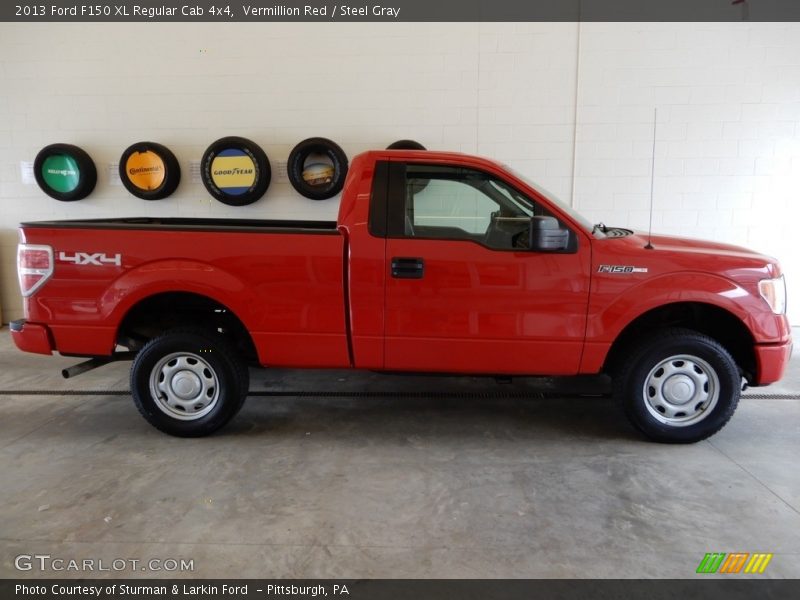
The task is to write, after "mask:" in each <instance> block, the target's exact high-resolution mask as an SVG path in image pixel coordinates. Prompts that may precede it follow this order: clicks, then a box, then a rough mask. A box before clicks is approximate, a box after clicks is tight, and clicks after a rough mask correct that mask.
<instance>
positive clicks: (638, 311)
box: [581, 272, 787, 373]
mask: <svg viewBox="0 0 800 600" xmlns="http://www.w3.org/2000/svg"><path fill="white" fill-rule="evenodd" d="M621 281H622V280H616V279H612V278H611V276H609V277H604V278H603V279H602V280H599V281H595V282H593V285H592V295H591V298H590V301H589V318H588V323H587V330H586V345H585V349H584V355H583V359H582V361H581V372H584V373H595V372H598V371H599V370H600V369H601V368H602V365H603V363H604V361H605V358H606V355H607V354H608V351H609V349H610V347H611V345H612V344H613V342H614V341H615V340H616V339H617V338H618V337H619V335H620V333H622V331H623V330H624V329H625V328H626V327H627V326H628V325H629V324H630V323H631V322H633V321H634V320H635V319H637V318H638V317H641V316H642V315H644V314H645V313H647V312H649V311H651V310H654V309H657V308H661V307H664V306H667V305H670V304H677V303H684V302H694V303H702V304H708V305H712V306H715V307H718V308H721V309H723V310H725V311H727V312H729V313H730V314H732V315H733V316H735V317H736V318H737V319H739V320H740V321H741V322H742V323H743V324H744V325H745V327H746V328H747V329H748V331H749V332H750V334H751V335H752V336H753V339H754V340H755V341H756V342H758V343H772V342H780V341H782V340H783V339H785V337H786V335H787V332H786V331H784V328H782V327H781V323H782V321H781V320H780V319H777V318H776V317H775V315H774V314H773V313H772V311H771V310H770V309H769V307H768V306H767V305H766V303H765V302H764V301H763V300H762V299H761V298H760V297H757V296H754V294H753V292H751V291H750V290H748V289H746V288H745V287H743V286H741V285H739V284H738V283H736V282H735V281H732V280H730V279H728V278H726V277H722V276H720V275H714V274H709V273H700V272H681V273H669V274H665V275H661V276H657V277H653V278H650V279H646V280H644V281H641V282H639V283H636V284H634V285H628V286H626V287H624V289H621V288H620V287H619V286H620V283H621Z"/></svg>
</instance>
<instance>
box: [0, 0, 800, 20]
mask: <svg viewBox="0 0 800 600" xmlns="http://www.w3.org/2000/svg"><path fill="white" fill-rule="evenodd" d="M0 21H7V22H14V21H18V22H23V21H24V22H60V21H64V22H68V21H76V22H95V21H96V22H104V21H105V22H159V21H161V22H164V21H167V22H170V21H174V22H195V21H196V22H209V21H219V22H238V21H242V22H247V21H250V22H252V21H258V22H287V21H295V22H303V21H308V22H327V21H330V22H336V21H346V22H378V21H384V22H392V21H397V22H403V21H405V22H423V21H430V22H498V21H506V22H508V21H520V22H529V21H595V22H600V21H683V22H693V21H706V22H710V21H728V22H735V21H800V1H798V0H435V1H432V0H372V1H367V0H351V1H349V2H337V1H334V0H331V1H319V0H306V1H301V2H296V1H283V2H281V1H280V0H213V1H210V0H197V1H194V2H190V1H186V0H160V1H151V0H140V1H135V2H131V1H129V0H110V1H109V0H86V1H80V0H43V1H42V0H39V1H17V2H14V1H13V0H12V2H8V3H7V2H5V1H4V2H2V4H0Z"/></svg>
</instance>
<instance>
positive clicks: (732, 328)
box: [603, 302, 757, 381]
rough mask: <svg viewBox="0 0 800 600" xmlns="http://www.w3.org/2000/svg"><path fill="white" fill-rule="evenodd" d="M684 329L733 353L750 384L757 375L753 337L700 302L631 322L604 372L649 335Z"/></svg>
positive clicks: (722, 313) (666, 308)
mask: <svg viewBox="0 0 800 600" xmlns="http://www.w3.org/2000/svg"><path fill="white" fill-rule="evenodd" d="M666 327H684V328H686V329H692V330H694V331H697V332H698V333H702V334H704V335H707V336H709V337H711V338H713V339H715V340H717V341H718V342H719V343H720V344H722V345H723V346H724V347H725V349H726V350H727V351H728V352H730V354H731V356H732V357H733V359H734V360H735V361H736V364H737V365H738V366H739V369H740V370H741V371H742V374H743V375H744V376H745V377H746V378H747V380H748V381H750V380H752V379H753V378H754V377H755V374H756V368H757V367H756V357H755V353H754V351H753V344H754V340H753V336H752V334H751V333H750V331H749V330H748V329H747V327H746V326H745V324H744V323H742V321H741V320H740V319H739V318H738V317H736V316H735V315H734V314H732V313H730V312H728V311H727V310H725V309H724V308H719V307H718V306H714V305H712V304H703V303H701V302H678V303H675V304H668V305H666V306H660V307H658V308H655V309H653V310H650V311H648V312H646V313H644V314H643V315H640V316H638V317H637V318H636V319H634V320H633V321H631V322H630V323H629V324H628V325H627V326H626V327H625V329H623V330H622V333H620V334H619V336H618V337H617V339H616V340H615V341H614V343H613V344H612V346H611V350H610V351H609V353H608V356H607V357H606V361H605V365H604V366H603V371H605V372H608V373H613V372H614V370H615V366H616V364H617V363H618V362H619V361H620V360H621V359H622V358H623V357H624V354H625V352H624V351H625V348H626V347H627V346H629V345H630V344H631V343H633V342H635V341H637V340H639V339H641V337H642V336H643V335H647V334H648V332H651V331H654V330H657V329H664V328H666Z"/></svg>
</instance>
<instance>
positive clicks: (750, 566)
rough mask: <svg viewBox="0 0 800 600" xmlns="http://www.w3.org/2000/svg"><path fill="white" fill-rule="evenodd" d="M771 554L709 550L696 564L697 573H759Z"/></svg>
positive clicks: (767, 562) (764, 568)
mask: <svg viewBox="0 0 800 600" xmlns="http://www.w3.org/2000/svg"><path fill="white" fill-rule="evenodd" d="M772 556H773V555H772V554H766V553H761V552H756V553H753V554H750V553H749V552H731V553H729V554H726V553H725V552H709V553H707V554H706V555H705V556H704V557H703V560H701V561H700V564H699V565H698V566H697V571H696V572H697V573H701V574H709V573H723V574H726V575H734V574H736V573H750V574H761V573H763V572H764V571H765V570H766V569H767V565H768V564H769V561H771V560H772Z"/></svg>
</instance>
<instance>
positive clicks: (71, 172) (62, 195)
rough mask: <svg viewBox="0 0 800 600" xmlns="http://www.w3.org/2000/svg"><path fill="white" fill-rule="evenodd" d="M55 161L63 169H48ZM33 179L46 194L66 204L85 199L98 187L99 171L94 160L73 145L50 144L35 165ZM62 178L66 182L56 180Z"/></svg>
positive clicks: (42, 151)
mask: <svg viewBox="0 0 800 600" xmlns="http://www.w3.org/2000/svg"><path fill="white" fill-rule="evenodd" d="M52 161H56V162H58V163H60V165H61V166H59V167H53V168H50V167H48V165H49V164H50V163H51V162H52ZM67 164H69V167H67V166H66V165H67ZM62 167H63V168H62ZM73 167H74V168H73ZM45 169H47V170H48V173H45ZM76 170H77V172H75V171H76ZM59 174H60V175H59ZM33 175H34V177H35V178H36V183H37V184H39V187H40V188H41V189H42V191H43V192H44V193H45V194H47V195H48V196H50V197H51V198H55V199H56V200H61V201H62V202H72V201H74V200H81V199H83V198H85V197H86V196H88V195H89V194H91V193H92V190H94V186H95V185H96V184H97V168H96V167H95V165H94V162H93V161H92V158H91V157H90V156H89V155H88V154H87V153H86V152H84V151H83V150H82V149H81V148H78V147H77V146H73V145H72V144H50V145H49V146H45V147H44V148H42V149H41V150H40V151H39V153H38V154H37V155H36V158H35V159H34V161H33ZM59 177H60V178H62V179H63V181H62V182H58V181H57V180H54V179H53V178H59ZM59 188H61V189H59Z"/></svg>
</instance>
